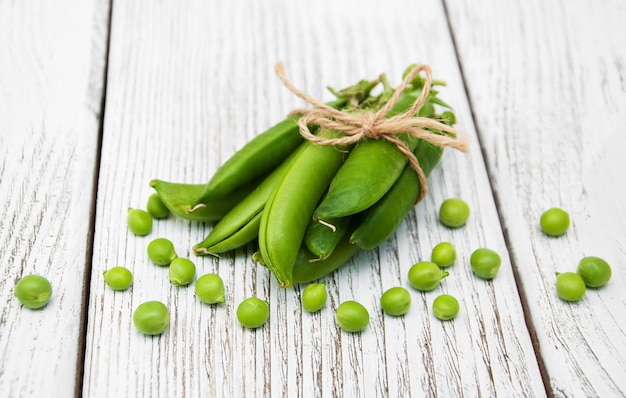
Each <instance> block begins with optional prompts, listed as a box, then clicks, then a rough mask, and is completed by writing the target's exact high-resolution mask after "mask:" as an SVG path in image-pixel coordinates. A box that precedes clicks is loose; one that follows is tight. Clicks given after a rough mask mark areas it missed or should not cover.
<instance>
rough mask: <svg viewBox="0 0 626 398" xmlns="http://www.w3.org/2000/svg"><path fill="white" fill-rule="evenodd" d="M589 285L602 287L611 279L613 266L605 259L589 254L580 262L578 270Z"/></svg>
mask: <svg viewBox="0 0 626 398" xmlns="http://www.w3.org/2000/svg"><path fill="white" fill-rule="evenodd" d="M576 272H577V273H578V275H580V277H581V278H583V281H584V282H585V285H587V286H588V287H600V286H604V285H606V284H607V282H608V281H609V280H610V279H611V266H610V265H609V263H607V262H606V261H605V260H603V259H601V258H599V257H594V256H589V257H585V258H583V259H582V260H580V262H579V263H578V269H577V270H576Z"/></svg>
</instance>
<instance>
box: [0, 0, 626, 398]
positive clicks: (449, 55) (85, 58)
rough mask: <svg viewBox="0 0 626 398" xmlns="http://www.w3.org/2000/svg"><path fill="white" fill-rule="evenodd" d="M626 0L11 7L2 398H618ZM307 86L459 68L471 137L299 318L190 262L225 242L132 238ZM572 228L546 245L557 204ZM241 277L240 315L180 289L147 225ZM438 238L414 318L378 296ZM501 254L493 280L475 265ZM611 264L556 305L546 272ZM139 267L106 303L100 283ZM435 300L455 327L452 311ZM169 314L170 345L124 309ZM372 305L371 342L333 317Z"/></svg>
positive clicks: (3, 135) (268, 295)
mask: <svg viewBox="0 0 626 398" xmlns="http://www.w3.org/2000/svg"><path fill="white" fill-rule="evenodd" d="M625 18H626V3H624V2H623V1H620V0H602V1H589V0H581V1H567V2H566V1H550V0H548V1H546V0H527V1H523V2H517V1H500V0H479V1H472V2H469V1H461V0H446V1H437V0H422V1H393V0H391V1H385V2H382V1H373V0H371V1H370V0H358V1H357V0H346V1H341V2H339V1H330V0H318V1H314V2H313V1H309V2H304V1H300V2H296V1H287V0H276V1H271V2H270V1H267V2H260V1H243V0H228V1H211V2H209V1H199V0H189V1H171V0H164V1H115V2H107V1H103V0H59V1H28V2H26V1H17V0H8V1H3V2H1V3H0V46H1V47H0V303H1V307H0V308H1V310H0V391H1V394H2V395H3V396H7V397H40V396H50V397H67V396H72V395H84V396H86V397H122V396H127V397H200V396H202V397H209V396H216V397H222V396H233V397H241V396H249V397H252V396H290V397H291V396H302V397H310V396H317V397H329V396H337V397H353V396H363V397H386V396H389V397H397V396H402V397H406V396H415V397H420V396H433V397H434V396H438V397H453V396H454V397H456V396H467V397H475V396H482V397H491V396H502V397H509V396H523V397H540V396H556V397H618V396H625V395H626V323H625V322H626V321H625V319H626V277H625V272H624V261H625V258H626V244H625V242H626V210H625V209H626V206H624V200H625V199H624V198H625V197H626V188H625V184H624V174H623V173H624V170H626V156H624V148H626V138H625V137H626V134H625V131H626V130H625V129H626V45H625V44H624V37H626V27H625V26H626V25H625V24H624V19H625ZM278 61H282V62H284V63H285V65H286V71H287V75H288V77H289V78H290V79H291V80H292V81H293V82H294V84H296V85H297V86H298V87H299V88H301V89H303V90H304V91H306V92H308V93H310V94H311V95H313V96H315V97H316V98H320V99H323V100H329V99H330V98H331V95H330V93H329V92H328V91H326V86H327V85H330V86H333V87H336V88H341V87H344V86H347V85H349V84H352V83H353V82H354V81H355V80H358V79H361V78H374V77H376V76H377V75H378V74H380V73H382V72H385V73H387V75H388V77H389V80H390V81H391V82H392V83H393V84H397V83H399V81H400V80H401V73H402V72H403V70H404V68H405V67H407V66H408V65H409V64H411V63H427V64H429V65H431V66H432V68H433V71H434V75H435V78H438V79H443V80H446V81H447V83H448V85H447V86H446V87H444V88H442V89H441V91H440V93H441V97H442V98H444V99H445V100H446V101H447V102H448V103H450V104H451V105H452V106H453V107H454V108H455V111H456V114H457V117H458V125H457V127H458V128H459V129H460V130H462V131H464V132H465V133H467V134H468V135H469V137H470V148H471V149H470V152H469V153H468V154H463V153H459V152H456V151H454V150H446V151H445V153H444V156H443V159H442V161H441V163H440V164H439V165H438V167H437V168H436V169H435V171H434V172H433V173H432V175H431V176H430V179H429V181H430V182H429V188H430V193H429V195H428V196H427V198H426V199H425V200H424V201H423V202H421V203H420V204H419V205H417V206H416V207H415V209H414V210H413V211H412V212H411V214H410V215H409V217H408V218H407V219H406V220H405V222H404V223H403V224H402V226H401V227H400V228H399V230H398V231H397V233H396V234H395V235H394V236H393V237H392V238H390V239H389V240H388V241H387V242H386V243H385V244H383V245H382V246H380V247H379V248H378V249H375V250H372V251H368V252H360V253H359V254H358V255H357V256H356V257H354V258H353V260H351V261H350V262H349V263H348V264H347V265H346V266H344V267H343V268H341V269H340V270H339V271H338V272H336V273H334V274H332V275H330V276H329V277H327V278H326V279H325V280H326V282H327V286H328V289H329V301H328V303H327V306H326V307H325V308H324V309H323V310H322V311H321V312H319V313H316V314H313V315H311V314H309V313H306V312H303V310H302V309H301V306H300V303H299V299H300V293H301V292H302V286H296V287H295V288H293V289H283V288H280V287H279V286H278V284H277V283H276V281H275V280H274V279H273V277H272V276H271V275H270V274H269V272H268V271H267V270H266V269H264V268H260V267H258V266H257V265H256V264H255V263H254V262H253V261H252V260H251V254H252V252H253V251H254V249H255V248H254V245H249V246H247V247H246V248H244V249H241V250H238V251H237V252H236V253H234V254H228V255H224V256H222V257H221V258H213V257H195V256H194V255H193V254H192V252H191V247H192V245H193V244H194V243H196V242H198V241H200V240H201V239H202V238H203V237H204V236H205V235H206V234H207V233H208V231H209V230H210V229H211V225H210V224H206V225H204V224H199V223H193V222H190V221H186V220H183V219H178V218H174V217H170V218H168V219H166V220H160V221H157V222H155V225H154V229H153V231H152V232H151V234H150V235H148V236H146V237H142V238H139V237H136V236H134V235H132V234H131V233H130V232H129V231H128V229H127V226H126V210H127V208H128V207H143V206H145V201H146V199H147V197H148V196H149V195H150V193H152V190H151V188H150V187H149V185H148V183H149V181H150V180H151V179H153V178H160V179H164V180H169V181H178V182H188V183H204V182H206V181H207V180H208V179H209V178H210V176H211V175H212V174H213V173H214V172H215V170H216V169H217V168H218V167H219V166H220V165H221V164H222V163H223V162H224V161H225V160H226V159H227V158H229V156H230V155H232V154H233V153H234V152H235V151H236V150H237V149H239V148H240V147H241V146H243V145H244V144H245V143H246V142H247V141H249V140H250V139H252V138H253V137H254V136H255V135H256V134H258V133H259V132H261V131H263V130H264V129H265V128H267V127H269V126H271V125H272V124H274V123H276V122H278V121H279V120H281V119H283V118H284V116H285V115H286V114H287V113H288V112H289V111H290V110H292V109H293V108H296V107H302V106H305V104H304V103H303V102H302V101H301V100H299V99H298V98H296V97H295V96H294V95H293V94H292V93H290V92H289V91H288V90H287V89H286V88H285V87H284V86H282V84H281V83H280V82H279V80H278V79H277V78H276V76H275V75H274V70H273V67H274V64H275V63H276V62H278ZM448 197H462V198H463V199H465V200H466V201H467V202H468V203H469V204H470V206H471V209H472V214H471V218H470V220H469V222H468V224H467V225H466V226H465V227H464V228H460V229H454V230H452V229H447V228H444V227H443V226H442V225H440V224H439V223H438V221H437V210H438V206H439V204H440V203H441V202H442V201H443V200H444V199H446V198H448ZM553 206H559V207H563V208H564V209H566V210H567V211H568V212H569V213H570V215H571V217H572V225H571V227H570V229H569V231H568V232H567V234H566V235H565V236H562V237H559V238H549V237H547V236H546V235H544V234H543V233H542V232H541V231H540V229H539V226H538V220H539V217H540V215H541V213H542V212H543V211H544V210H546V209H547V208H549V207H553ZM161 236H162V237H167V238H169V239H170V240H172V241H173V242H174V244H175V245H176V247H177V250H178V254H179V255H180V256H186V257H190V258H192V259H194V261H195V262H196V265H197V267H198V275H200V274H204V273H208V272H216V273H218V274H219V275H220V276H221V277H222V278H223V279H224V281H225V284H226V294H227V301H226V303H224V304H223V305H219V306H209V305H203V304H202V303H200V302H199V301H198V300H197V299H196V297H195V294H194V290H193V287H186V288H177V287H174V286H172V285H171V284H170V283H169V281H168V278H167V269H166V268H158V267H155V266H154V265H151V264H150V262H149V260H148V259H147V256H146V254H145V248H146V245H147V243H148V242H149V241H150V240H151V239H153V238H155V237H161ZM441 241H451V242H453V243H454V244H455V246H456V248H457V251H458V254H459V257H458V260H457V263H456V264H455V265H453V266H452V267H451V268H450V269H449V272H450V276H449V277H448V278H446V279H445V280H444V282H443V283H442V284H441V286H440V287H439V288H437V290H435V291H434V292H428V293H422V292H418V291H415V290H411V294H412V298H413V304H412V307H411V310H410V312H409V313H408V314H407V315H406V316H404V317H400V318H393V317H390V316H387V315H384V314H383V313H382V311H381V310H380V309H379V304H378V300H379V297H380V295H381V294H382V292H383V291H384V290H386V289H387V288H389V287H392V286H397V285H399V286H406V287H408V283H407V280H406V272H407V270H408V268H409V267H410V266H411V265H412V264H413V263H415V262H417V261H420V260H424V259H428V257H429V255H430V250H431V249H432V247H433V246H434V245H435V244H437V243H439V242H441ZM479 247H489V248H491V249H494V250H496V251H498V252H499V253H500V254H501V256H502V258H503V264H502V268H501V270H500V274H499V275H498V276H497V278H495V279H494V280H492V281H484V280H481V279H479V278H477V277H475V276H474V275H473V274H472V272H471V270H470V267H469V256H470V254H471V253H472V251H473V250H475V249H477V248H479ZM591 255H595V256H600V257H602V258H604V259H606V260H607V261H608V262H609V263H610V264H611V265H612V267H613V278H612V280H611V281H610V282H609V284H608V285H606V286H605V287H603V288H600V289H589V290H588V291H587V294H586V295H585V297H584V298H583V299H582V300H581V301H580V302H577V303H568V302H564V301H562V300H560V299H559V298H558V296H557V294H556V292H555V272H565V271H574V270H575V269H576V266H577V264H578V261H579V260H580V259H581V258H583V257H585V256H591ZM114 265H124V266H126V267H128V268H129V269H131V270H132V271H133V274H134V277H135V281H134V285H133V287H132V288H131V289H130V290H129V291H125V292H113V291H112V290H110V289H109V288H107V287H106V286H105V284H104V282H103V278H102V272H103V271H104V270H106V269H108V268H110V267H112V266H114ZM31 273H37V274H42V275H45V276H46V277H47V278H48V279H49V280H50V281H51V283H52V285H53V289H54V295H53V297H52V300H51V301H50V303H49V304H48V305H47V306H46V307H45V308H44V309H42V310H38V311H32V310H29V309H27V308H24V307H22V306H21V305H20V303H19V302H18V301H17V300H16V299H15V298H14V297H13V288H14V286H15V284H16V282H17V281H18V280H19V278H20V277H22V276H24V275H27V274H31ZM441 293H450V294H453V295H455V296H456V297H457V298H458V299H459V300H460V302H461V306H462V309H461V312H460V314H459V316H458V317H457V318H456V319H455V320H453V321H449V322H441V321H439V320H437V319H436V318H435V317H434V315H433V314H432V311H431V309H430V306H431V303H432V300H433V299H434V297H436V295H438V294H441ZM249 296H257V297H260V298H263V299H266V300H268V301H269V303H270V307H271V308H270V312H271V315H270V319H269V322H268V323H267V324H266V325H265V326H264V327H262V328H260V329H257V330H248V329H244V328H242V327H241V325H239V324H238V322H237V320H236V317H235V309H236V306H237V304H238V303H239V302H240V301H241V300H243V299H244V298H246V297H249ZM147 300H161V301H163V302H164V303H166V304H167V305H168V307H169V308H170V310H171V314H172V319H171V324H170V326H169V328H168V329H167V331H166V332H165V333H164V334H163V335H160V336H156V337H146V336H144V335H141V334H140V333H139V332H137V330H136V329H135V328H134V326H133V324H132V312H133V310H134V308H136V307H137V306H138V305H139V304H140V303H141V302H144V301H147ZM345 300H357V301H360V302H361V303H363V304H364V305H365V306H366V307H367V308H368V309H369V311H370V314H371V322H370V325H369V327H368V328H367V329H366V330H365V331H364V332H362V333H357V334H348V333H345V332H341V331H340V330H339V329H338V328H337V326H336V324H335V321H334V310H335V309H336V308H337V306H338V305H339V304H340V303H341V302H343V301H345Z"/></svg>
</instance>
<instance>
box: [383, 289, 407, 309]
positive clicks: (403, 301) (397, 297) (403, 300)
mask: <svg viewBox="0 0 626 398" xmlns="http://www.w3.org/2000/svg"><path fill="white" fill-rule="evenodd" d="M380 306H381V307H382V309H383V311H385V312H386V313H387V314H389V315H393V316H400V315H404V314H406V313H407V312H409V308H410V307H411V294H410V293H409V291H408V290H406V289H405V288H403V287H399V286H397V287H392V288H390V289H388V290H386V291H385V292H384V293H383V295H382V296H381V297H380Z"/></svg>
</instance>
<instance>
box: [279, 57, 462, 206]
mask: <svg viewBox="0 0 626 398" xmlns="http://www.w3.org/2000/svg"><path fill="white" fill-rule="evenodd" d="M275 70H276V74H277V75H278V77H279V78H280V80H281V81H282V83H283V84H284V85H285V87H287V88H288V89H289V90H290V91H291V92H292V93H294V94H295V95H297V96H298V97H300V98H301V99H303V100H304V101H306V102H308V103H309V104H311V105H313V107H314V108H313V109H304V110H297V113H299V114H302V117H301V118H300V119H299V120H298V125H299V127H300V134H302V136H303V137H304V138H305V139H307V140H309V141H312V142H314V143H316V144H319V145H339V146H341V145H351V144H355V143H357V142H358V141H360V140H362V139H364V138H372V139H381V138H382V139H385V140H387V141H389V142H391V143H392V144H395V145H396V147H397V148H398V149H399V150H400V151H401V152H402V153H403V154H404V155H405V156H406V157H407V158H408V160H409V164H410V165H411V167H412V168H413V170H415V172H416V173H417V176H418V179H419V182H420V194H419V196H418V198H417V201H416V203H418V202H420V201H421V200H422V199H423V198H424V197H425V196H426V194H427V192H428V184H427V180H426V175H425V174H424V170H422V168H421V167H420V164H419V160H418V159H417V157H416V156H415V154H413V152H411V150H410V149H409V147H408V146H407V145H406V144H405V143H404V141H402V140H401V139H400V138H399V137H398V134H402V133H406V134H410V135H412V136H415V137H417V138H420V139H422V140H424V141H428V142H429V143H431V144H433V145H437V146H440V147H449V148H453V149H457V150H460V151H462V152H467V150H468V145H467V142H466V141H465V140H464V139H463V140H462V139H459V138H458V137H461V134H460V132H459V131H457V130H456V129H454V128H452V127H450V126H448V125H446V124H444V123H441V122H439V121H438V120H435V119H431V118H427V117H418V116H414V115H417V113H418V112H419V110H420V109H421V108H422V106H423V105H424V103H425V102H426V100H427V99H428V94H429V93H430V88H431V85H432V71H431V68H430V66H428V65H418V66H416V67H415V68H413V69H412V70H411V71H410V72H409V73H408V74H407V75H406V77H405V78H404V80H403V81H402V83H401V84H400V85H399V86H398V87H397V88H396V90H395V91H394V93H393V95H392V96H391V98H390V99H389V100H388V101H387V103H386V104H385V105H384V106H383V107H382V108H381V109H379V110H378V111H376V112H374V111H366V112H344V111H340V110H337V109H335V108H332V107H330V106H328V105H326V104H324V103H323V102H321V101H318V100H316V99H315V98H313V97H311V96H310V95H308V94H306V93H305V92H303V91H301V90H299V89H298V88H296V87H295V86H294V85H293V84H292V83H291V82H290V81H289V80H288V79H287V78H286V77H285V68H284V65H283V64H282V63H278V64H276V66H275ZM421 72H424V73H425V75H426V76H425V79H424V88H423V89H422V92H421V93H420V95H419V97H418V98H417V99H416V100H415V102H414V103H413V105H412V106H411V108H410V109H409V110H407V111H406V112H403V113H400V114H397V115H395V116H391V117H387V114H388V113H389V112H390V111H391V109H392V108H393V107H394V105H395V104H396V103H397V102H398V99H399V98H400V96H401V95H402V93H403V91H404V90H405V89H406V88H407V87H408V85H409V84H410V83H411V81H413V79H415V77H417V75H418V74H419V73H421ZM292 113H293V112H292ZM309 124H311V125H318V126H320V127H322V128H325V129H330V130H335V131H338V132H340V133H342V134H344V136H342V137H340V138H323V137H319V136H316V135H314V134H313V133H311V130H309ZM426 129H430V130H434V131H441V132H445V133H447V134H449V135H441V134H436V133H434V132H431V131H428V130H426Z"/></svg>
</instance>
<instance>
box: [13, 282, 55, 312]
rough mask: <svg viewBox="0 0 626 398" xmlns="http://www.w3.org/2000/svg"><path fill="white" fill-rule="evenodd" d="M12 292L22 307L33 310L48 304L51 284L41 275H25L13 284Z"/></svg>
mask: <svg viewBox="0 0 626 398" xmlns="http://www.w3.org/2000/svg"><path fill="white" fill-rule="evenodd" d="M14 294H15V297H16V298H17V299H18V300H19V302H20V303H22V304H23V305H24V307H27V308H30V309H33V310H35V309H38V308H41V307H43V306H44V305H46V304H48V302H49V301H50V296H52V285H50V282H49V281H48V280H47V279H46V278H44V277H43V276H41V275H26V276H24V277H23V278H22V279H20V280H19V281H18V282H17V285H15V291H14Z"/></svg>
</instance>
